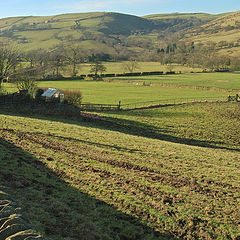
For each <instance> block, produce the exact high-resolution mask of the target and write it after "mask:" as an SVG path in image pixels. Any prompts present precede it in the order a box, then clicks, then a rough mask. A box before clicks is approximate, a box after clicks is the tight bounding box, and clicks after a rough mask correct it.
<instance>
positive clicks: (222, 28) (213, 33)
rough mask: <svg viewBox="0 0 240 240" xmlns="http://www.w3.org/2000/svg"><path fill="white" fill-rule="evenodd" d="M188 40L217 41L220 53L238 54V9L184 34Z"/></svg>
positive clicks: (239, 33) (239, 24) (239, 19)
mask: <svg viewBox="0 0 240 240" xmlns="http://www.w3.org/2000/svg"><path fill="white" fill-rule="evenodd" d="M185 37H186V39H188V40H189V41H195V42H196V43H207V42H209V41H212V42H216V43H218V45H217V47H218V48H219V49H220V52H221V53H222V54H226V55H233V56H238V55H239V53H240V47H239V43H240V11H238V12H233V13H229V14H226V15H223V16H221V17H219V18H217V19H215V20H212V21H210V22H208V23H206V24H204V25H202V26H200V27H198V28H196V29H194V30H189V31H188V32H187V34H186V35H185Z"/></svg>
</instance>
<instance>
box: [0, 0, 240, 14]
mask: <svg viewBox="0 0 240 240" xmlns="http://www.w3.org/2000/svg"><path fill="white" fill-rule="evenodd" d="M238 10H240V0H227V1H226V0H67V1H66V0H0V18H4V17H14V16H50V15H57V14H63V13H74V12H103V11H104V12H120V13H126V14H132V15H137V16H144V15H149V14H157V13H175V12H182V13H190V12H191V13H193V12H207V13H224V12H233V11H238Z"/></svg>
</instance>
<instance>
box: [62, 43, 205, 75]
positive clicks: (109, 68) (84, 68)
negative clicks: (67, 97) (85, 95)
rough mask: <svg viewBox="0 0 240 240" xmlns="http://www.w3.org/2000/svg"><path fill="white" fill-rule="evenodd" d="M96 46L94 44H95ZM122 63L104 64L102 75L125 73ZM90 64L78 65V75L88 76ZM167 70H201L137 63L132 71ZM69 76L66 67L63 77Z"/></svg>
mask: <svg viewBox="0 0 240 240" xmlns="http://www.w3.org/2000/svg"><path fill="white" fill-rule="evenodd" d="M93 45H94V43H93ZM95 46H96V44H95ZM124 63H125V62H124V61H122V62H104V63H103V64H104V66H105V67H106V72H104V73H115V74H116V73H125V72H127V71H126V70H125V69H124V66H123V65H124ZM90 65H91V64H90V63H83V64H79V65H78V74H79V75H81V74H89V73H90ZM169 68H171V70H173V71H176V73H179V72H182V73H190V72H201V71H202V69H201V68H191V67H188V66H182V65H177V64H173V65H171V66H169V65H162V64H161V63H159V62H138V63H137V68H136V69H135V70H134V72H151V71H163V72H164V73H165V72H168V71H169ZM65 74H66V75H69V76H70V74H71V68H70V67H68V68H67V69H65V71H64V75H65Z"/></svg>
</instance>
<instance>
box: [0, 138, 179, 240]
mask: <svg viewBox="0 0 240 240" xmlns="http://www.w3.org/2000/svg"><path fill="white" fill-rule="evenodd" d="M63 176H64V172H63V171H62V170H61V169H58V168H53V169H52V170H51V169H50V168H49V167H48V166H47V163H44V162H42V161H41V160H40V159H38V158H37V157H35V156H34V155H32V154H30V153H28V152H26V151H24V150H22V149H21V148H19V147H17V146H15V145H14V144H13V143H12V142H10V141H7V140H6V139H4V138H2V137H0V182H1V185H3V186H7V188H8V192H9V194H10V195H11V197H12V198H13V199H14V201H15V202H17V204H18V205H19V207H21V208H22V211H23V218H25V219H27V221H29V222H31V224H32V225H33V227H34V228H35V229H36V230H38V231H40V232H41V233H42V234H43V235H44V236H45V237H47V238H48V239H68V240H70V239H86V240H91V239H104V240H105V239H114V240H115V239H116V240H117V239H119V240H134V239H136V240H137V239H139V240H141V239H149V240H150V239H152V240H153V239H176V238H174V237H173V236H172V235H171V234H166V233H160V232H157V231H154V229H152V228H150V227H148V226H147V224H146V223H144V222H143V221H141V220H140V219H138V218H135V217H133V216H130V215H127V214H125V213H123V212H121V211H119V210H117V209H116V208H115V207H113V206H110V205H108V204H107V203H105V202H103V201H100V200H98V199H96V198H94V197H92V196H90V195H88V194H86V193H84V192H82V191H80V190H78V189H77V188H75V187H73V186H71V184H70V183H68V182H67V181H64V180H63V179H64V177H63ZM70 182H71V181H70Z"/></svg>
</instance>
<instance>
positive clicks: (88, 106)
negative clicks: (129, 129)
mask: <svg viewBox="0 0 240 240" xmlns="http://www.w3.org/2000/svg"><path fill="white" fill-rule="evenodd" d="M228 100H229V96H228V97H227V96H223V97H195V98H176V99H162V100H156V101H146V102H135V103H127V104H121V101H119V103H118V104H96V103H82V104H80V105H78V106H76V108H78V110H79V111H127V110H137V109H146V108H158V107H167V106H174V105H181V104H187V103H203V102H227V101H228ZM30 102H31V104H32V107H33V108H34V107H39V106H40V105H41V104H40V103H38V102H36V103H35V102H34V101H31V100H29V99H18V98H16V97H14V95H3V96H0V105H10V104H23V105H24V104H27V103H30ZM39 104H40V105H39ZM51 105H53V104H51ZM60 105H61V106H64V104H63V103H58V102H55V104H54V106H56V108H58V107H59V106H60ZM68 105H69V104H68Z"/></svg>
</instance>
